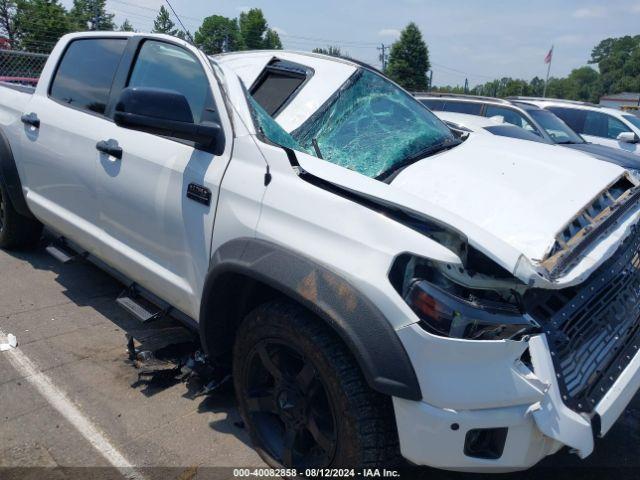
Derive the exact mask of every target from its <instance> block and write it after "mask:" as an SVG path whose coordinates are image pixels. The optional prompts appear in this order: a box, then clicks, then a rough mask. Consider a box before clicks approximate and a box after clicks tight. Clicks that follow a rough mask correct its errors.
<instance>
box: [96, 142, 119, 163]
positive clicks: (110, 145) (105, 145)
mask: <svg viewBox="0 0 640 480" xmlns="http://www.w3.org/2000/svg"><path fill="white" fill-rule="evenodd" d="M96 149H97V150H98V151H100V152H102V153H106V154H107V155H111V156H112V157H115V158H117V159H118V160H122V148H120V146H119V145H118V141H117V140H114V139H113V138H110V139H109V140H100V141H99V142H98V143H96Z"/></svg>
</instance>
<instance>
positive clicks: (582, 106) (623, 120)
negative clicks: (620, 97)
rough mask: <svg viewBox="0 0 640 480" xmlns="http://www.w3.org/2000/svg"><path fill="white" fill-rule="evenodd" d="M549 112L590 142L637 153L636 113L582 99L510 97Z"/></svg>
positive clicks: (638, 121) (639, 150) (638, 128)
mask: <svg viewBox="0 0 640 480" xmlns="http://www.w3.org/2000/svg"><path fill="white" fill-rule="evenodd" d="M513 100H515V101H518V102H527V103H528V104H530V105H536V106H538V107H541V108H544V109H545V110H548V111H550V112H553V113H554V114H555V115H556V116H558V117H560V118H561V119H562V120H564V122H565V123H566V124H567V125H569V126H570V127H571V128H572V129H573V130H575V131H576V132H578V133H580V134H581V135H583V136H584V138H585V139H586V140H588V141H590V142H593V143H598V144H601V145H606V146H607V147H613V148H616V149H620V150H625V151H627V152H631V153H633V154H635V155H640V117H637V116H636V115H634V114H633V113H629V112H624V111H622V110H616V109H615V108H608V107H601V106H600V105H594V104H592V103H586V102H574V101H570V100H557V99H549V98H529V97H513Z"/></svg>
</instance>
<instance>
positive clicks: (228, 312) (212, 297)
mask: <svg viewBox="0 0 640 480" xmlns="http://www.w3.org/2000/svg"><path fill="white" fill-rule="evenodd" d="M277 298H286V296H285V295H284V294H283V293H282V292H280V291H278V290H276V289H275V288H273V287H270V286H269V285H267V284H265V283H263V282H261V281H259V280H256V279H254V278H251V277H249V276H247V275H244V274H242V273H236V272H227V273H224V274H222V275H221V276H220V277H219V278H218V279H217V280H216V287H215V288H214V289H212V291H211V292H210V293H209V294H208V297H207V299H206V300H207V309H206V312H205V314H204V316H203V318H201V319H200V336H201V340H202V342H203V344H204V347H205V350H206V351H207V353H208V354H209V355H210V356H211V357H213V358H215V359H217V360H222V361H224V362H230V360H231V355H232V351H233V344H234V343H235V337H236V331H237V330H238V326H239V325H240V322H241V321H242V320H243V319H244V317H246V316H247V315H248V314H249V312H251V311H252V310H253V309H255V308H256V307H257V306H258V305H261V304H263V303H265V302H268V301H271V300H275V299H277Z"/></svg>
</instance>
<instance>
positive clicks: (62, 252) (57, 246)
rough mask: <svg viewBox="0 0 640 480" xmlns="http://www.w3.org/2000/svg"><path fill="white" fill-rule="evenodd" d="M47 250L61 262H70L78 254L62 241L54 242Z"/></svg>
mask: <svg viewBox="0 0 640 480" xmlns="http://www.w3.org/2000/svg"><path fill="white" fill-rule="evenodd" d="M45 250H46V251H47V253H48V254H49V255H51V256H52V257H53V258H55V259H56V260H58V261H59V262H60V263H69V262H71V261H72V260H73V259H74V258H76V257H77V256H78V254H77V253H76V252H74V251H73V250H71V249H70V248H69V247H67V246H66V245H64V244H62V243H52V244H50V245H49V246H47V247H46V248H45Z"/></svg>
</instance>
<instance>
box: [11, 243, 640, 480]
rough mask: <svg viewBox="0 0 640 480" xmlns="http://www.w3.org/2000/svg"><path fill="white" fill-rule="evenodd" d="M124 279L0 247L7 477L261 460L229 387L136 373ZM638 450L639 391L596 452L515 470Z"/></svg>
mask: <svg viewBox="0 0 640 480" xmlns="http://www.w3.org/2000/svg"><path fill="white" fill-rule="evenodd" d="M121 290H122V285H120V284H119V283H118V282H116V281H115V280H113V279H112V278H111V277H109V276H108V275H107V274H105V273H103V272H101V271H100V270H98V269H97V268H96V267H94V266H92V265H91V264H88V263H86V262H82V261H80V262H72V263H69V264H64V265H63V264H60V263H58V262H57V261H56V260H54V259H53V258H52V257H50V256H49V255H48V254H47V253H46V252H45V250H44V245H42V246H41V247H40V248H39V249H38V250H36V251H34V252H29V253H20V252H10V253H7V252H1V251H0V331H2V332H4V333H13V334H15V335H16V337H17V339H18V343H19V346H18V349H16V350H15V351H14V352H20V357H19V359H21V360H20V361H21V362H22V363H20V361H18V363H16V360H15V358H16V357H12V360H10V359H9V357H8V355H9V353H8V352H0V413H1V418H0V467H1V468H0V478H2V479H4V478H34V479H42V478H56V479H57V478H60V479H64V478H71V477H74V476H75V477H78V476H81V477H84V478H87V477H92V478H122V475H123V474H124V475H129V476H130V477H131V478H136V477H137V476H139V477H140V478H149V479H151V478H176V479H190V478H201V476H202V475H201V474H203V472H205V473H206V472H208V473H210V474H211V476H215V477H219V478H227V477H231V476H232V470H231V469H229V468H226V469H220V468H212V469H208V467H249V466H262V465H263V464H262V462H261V460H260V459H259V457H258V456H257V454H256V453H255V452H254V451H253V450H252V448H251V447H250V445H249V440H248V436H247V434H246V432H245V431H244V430H243V429H242V426H241V425H240V424H238V421H239V416H238V413H237V411H236V408H235V406H234V398H233V395H232V393H231V392H230V391H229V390H226V391H223V392H219V393H214V394H211V395H208V396H204V397H198V398H195V399H192V398H189V396H188V395H187V389H186V386H185V384H183V383H177V384H173V385H171V386H169V387H166V388H156V389H149V388H145V386H143V385H140V384H139V383H137V382H136V380H137V372H136V370H135V369H134V368H133V367H132V366H131V365H130V364H129V363H128V362H127V361H126V360H127V355H126V350H125V337H124V334H125V332H127V331H130V330H131V329H135V328H137V327H138V326H139V323H138V321H137V320H134V319H133V318H131V317H129V316H128V314H127V313H125V312H124V311H122V310H121V309H120V308H119V307H118V306H117V305H116V303H115V302H114V300H115V298H116V296H117V294H118V293H119V292H120V291H121ZM25 359H26V360H25ZM25 362H26V363H25ZM25 365H26V366H25ZM29 368H31V370H29ZM56 395H57V396H56ZM67 404H68V405H67ZM639 453H640V397H639V396H636V398H635V399H634V401H633V402H632V403H631V405H630V406H629V408H628V409H627V411H626V412H625V413H624V414H623V417H622V418H621V419H620V420H619V422H618V424H617V425H616V426H615V427H614V428H613V429H612V431H611V432H609V434H608V435H607V437H606V438H605V439H604V440H602V441H599V442H598V443H597V446H596V451H595V453H594V454H593V455H591V457H589V458H588V459H587V460H585V461H583V462H579V461H578V459H577V457H576V456H575V455H570V454H569V453H568V452H566V451H562V452H561V453H559V454H558V455H555V456H554V457H551V458H549V459H547V460H545V461H544V462H543V463H542V464H541V465H540V466H538V467H536V468H535V469H532V470H530V471H528V472H524V473H521V474H517V475H510V477H513V478H542V477H547V476H548V475H549V474H550V473H551V472H553V473H554V474H558V473H562V474H563V475H562V476H563V477H573V478H579V477H580V478H583V477H585V476H591V474H592V475H594V476H596V477H597V478H606V477H609V478H614V477H615V478H620V477H622V476H624V477H629V476H635V475H636V473H637V475H638V476H640V455H639ZM114 463H115V464H118V463H119V466H120V467H123V468H122V469H121V470H114V469H113V468H111V467H113V465H114ZM421 473H423V474H424V475H422V474H420V475H419V476H421V477H423V478H438V477H440V478H458V477H460V475H456V474H451V473H444V472H435V471H433V470H424V471H422V472H421ZM79 474H80V475H79ZM138 474H140V475H138ZM465 476H466V475H465Z"/></svg>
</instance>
